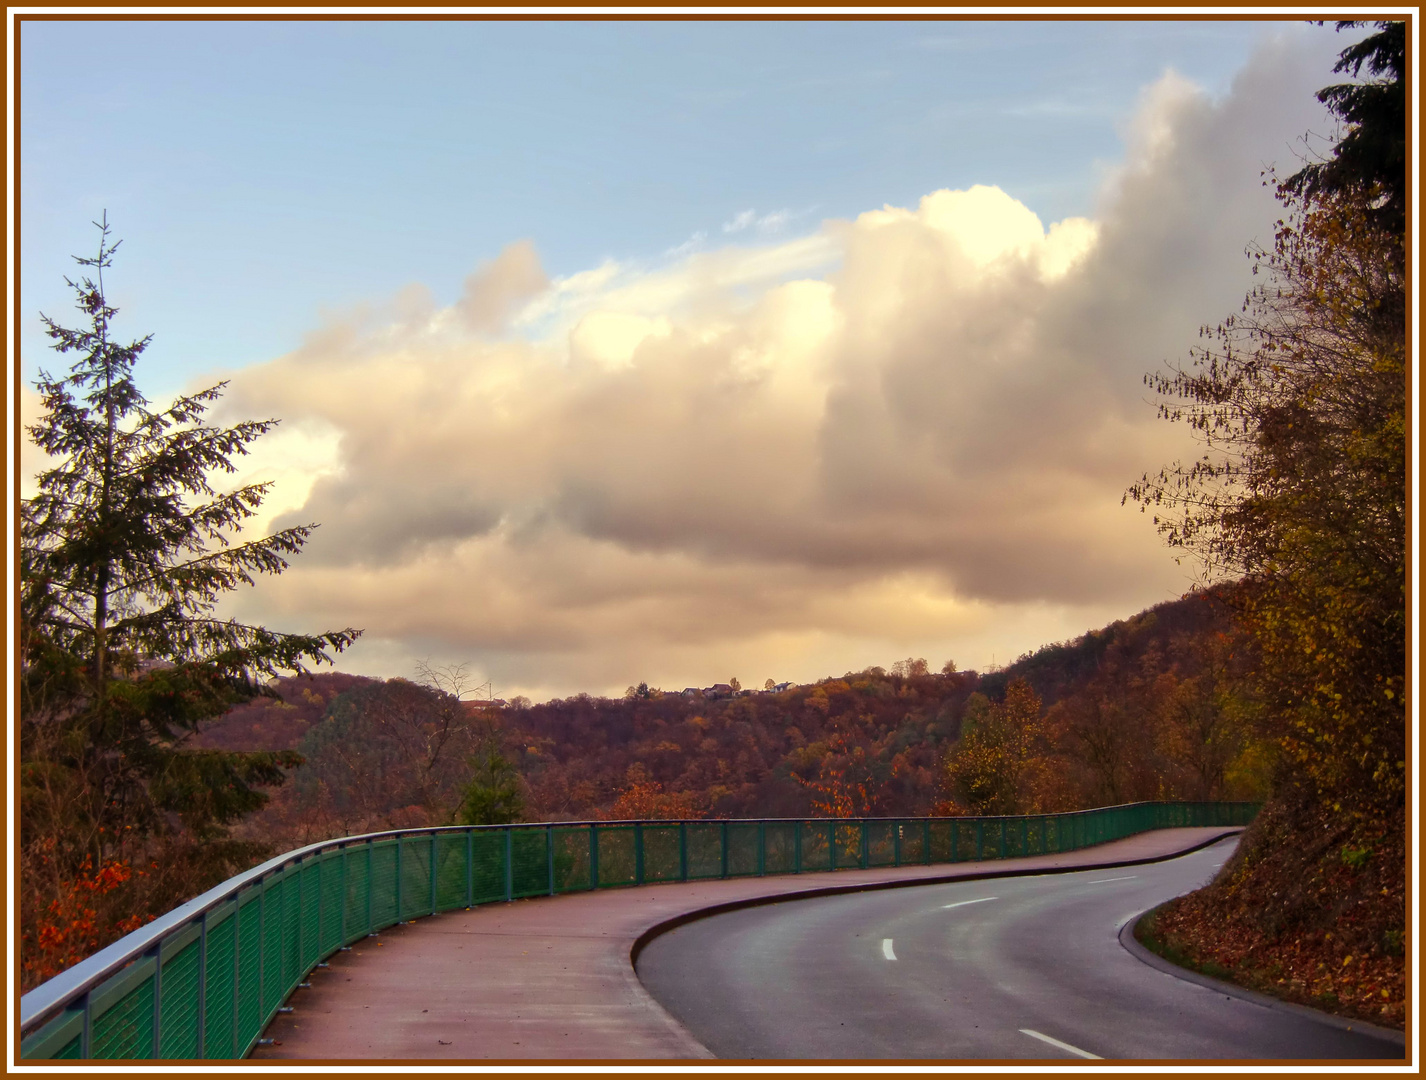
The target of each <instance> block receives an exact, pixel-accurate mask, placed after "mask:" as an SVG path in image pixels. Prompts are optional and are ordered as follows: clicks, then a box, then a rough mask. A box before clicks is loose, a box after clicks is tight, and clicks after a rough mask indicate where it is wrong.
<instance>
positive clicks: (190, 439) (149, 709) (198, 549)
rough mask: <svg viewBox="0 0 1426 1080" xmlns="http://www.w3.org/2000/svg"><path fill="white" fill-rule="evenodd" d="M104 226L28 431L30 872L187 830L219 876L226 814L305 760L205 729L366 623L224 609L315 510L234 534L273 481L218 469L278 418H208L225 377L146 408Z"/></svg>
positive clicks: (278, 558)
mask: <svg viewBox="0 0 1426 1080" xmlns="http://www.w3.org/2000/svg"><path fill="white" fill-rule="evenodd" d="M95 224H96V227H97V228H98V229H99V245H98V251H97V254H95V255H94V256H93V257H78V256H76V257H75V258H76V262H78V264H79V265H80V266H81V267H84V268H85V274H84V276H81V277H80V278H79V280H78V281H71V280H69V279H68V278H66V279H65V280H66V283H67V284H68V285H70V287H71V288H72V289H73V290H74V293H75V296H76V299H77V308H78V310H79V311H80V312H81V313H82V315H83V326H82V328H80V329H70V328H67V327H65V326H62V325H60V324H59V323H58V322H56V321H55V320H53V319H50V318H48V317H45V316H43V315H42V316H41V318H42V319H43V321H44V325H45V328H46V332H47V333H48V336H49V337H50V338H51V339H52V341H53V346H52V347H53V348H54V349H55V350H56V351H57V352H59V353H60V354H62V355H66V356H70V357H72V358H73V360H72V366H71V367H70V369H69V372H68V374H66V375H64V376H61V377H53V376H51V375H49V374H47V373H44V372H42V373H41V375H40V378H39V380H38V382H37V384H36V386H37V389H38V391H39V393H40V396H41V400H42V404H43V414H42V416H41V417H40V418H39V420H38V421H37V422H36V423H34V424H33V425H31V426H30V427H29V428H28V429H27V430H28V432H29V434H30V436H31V437H32V438H33V439H34V441H35V442H36V443H37V444H38V445H39V446H40V448H42V449H43V450H44V451H45V452H46V453H47V454H48V455H49V456H50V464H49V467H48V468H47V469H46V470H45V471H44V472H43V473H42V474H41V475H40V476H39V477H38V478H37V480H38V493H37V494H36V495H35V496H34V497H33V498H30V499H26V500H24V501H23V503H22V506H21V536H20V585H21V588H20V615H21V620H20V680H19V682H20V685H19V690H20V724H21V798H22V803H21V840H22V852H28V853H29V855H30V856H32V857H30V858H27V859H26V860H25V865H26V867H27V868H30V869H33V870H35V873H36V874H38V873H39V870H38V869H37V868H39V867H41V866H44V867H47V868H48V869H49V870H50V871H51V872H52V873H55V874H58V875H59V876H60V877H63V876H64V875H65V874H69V875H75V874H82V873H83V872H84V870H85V868H86V867H99V866H104V865H108V864H110V863H111V862H113V861H115V860H124V859H130V858H133V857H135V856H136V855H138V854H140V853H142V854H144V855H145V857H148V854H149V853H150V852H151V851H152V850H155V848H154V846H153V844H151V843H150V842H151V841H154V842H161V841H162V840H164V839H165V838H167V839H170V840H172V839H173V838H181V839H182V841H183V843H184V844H185V845H186V848H187V850H189V851H190V852H192V851H195V850H196V851H198V852H200V853H203V852H207V853H210V855H211V856H212V857H211V858H209V859H208V862H210V863H212V864H213V867H212V868H213V872H215V873H217V872H218V869H217V864H219V863H223V862H225V861H226V862H229V863H231V861H232V859H233V858H235V857H236V858H239V859H241V853H240V852H236V851H235V850H234V847H233V845H231V844H229V845H228V846H227V847H226V849H225V846H224V837H225V834H226V831H227V828H226V827H227V826H228V825H229V824H231V823H232V822H234V821H235V820H237V819H238V818H240V817H241V816H243V815H244V814H247V813H249V812H251V811H253V810H255V809H257V808H258V807H260V806H261V805H262V804H263V803H264V802H265V801H266V798H267V797H266V795H265V794H264V793H263V792H262V791H261V790H260V789H261V788H263V787H266V786H271V785H274V784H277V783H280V782H281V781H282V780H283V777H284V773H283V769H284V768H285V767H290V766H292V765H295V764H297V763H298V762H299V761H300V758H298V757H297V755H295V754H292V753H290V752H250V753H234V752H226V751H221V750H215V749H205V748H201V747H198V746H195V745H194V736H195V735H196V734H197V733H198V731H199V730H200V727H201V726H202V725H203V724H204V722H205V721H208V720H211V719H213V718H215V717H218V716H220V715H222V714H223V713H224V712H226V711H227V710H228V709H229V708H230V707H232V706H233V705H235V704H238V703H240V702H243V701H247V700H250V699H252V698H254V697H256V696H258V695H259V694H262V693H264V692H265V689H264V684H265V683H266V681H267V680H268V679H269V678H270V677H271V676H273V675H276V674H278V673H280V672H292V671H303V670H305V669H306V665H308V664H319V663H323V662H329V661H330V659H331V654H332V653H334V652H340V651H341V650H342V649H344V648H346V647H347V646H348V645H349V644H351V642H352V641H354V640H355V639H356V637H357V636H358V635H359V633H360V631H358V630H353V629H351V628H347V629H343V630H337V631H332V632H328V633H322V634H285V633H277V632H274V631H271V630H268V629H266V628H265V627H262V626H253V625H247V624H244V623H241V622H238V621H237V620H235V619H232V618H223V617H221V616H220V615H219V614H218V612H217V605H218V602H219V601H220V599H221V598H222V597H223V596H224V594H226V593H229V592H231V591H232V590H234V589H237V588H239V587H241V586H246V585H252V584H253V583H254V579H255V578H256V577H257V576H258V575H263V574H278V573H281V572H282V571H283V570H284V569H285V568H286V567H287V559H288V558H289V557H290V556H292V555H294V554H296V553H297V552H298V551H299V550H300V549H301V547H302V545H303V543H304V542H305V541H306V539H307V537H308V536H309V534H310V532H311V529H312V528H313V526H303V527H299V528H291V529H285V530H282V531H280V532H277V533H274V534H273V535H271V536H266V537H263V538H261V539H246V538H244V537H243V536H242V535H241V529H242V525H243V523H244V522H245V521H247V520H248V519H250V518H251V517H252V516H253V515H254V514H255V513H256V511H257V508H258V507H259V505H260V504H261V503H262V500H263V497H264V496H265V494H266V493H267V491H268V488H269V486H270V485H268V484H261V483H260V484H249V485H246V486H241V487H238V488H236V490H230V491H223V490H220V489H219V487H218V486H215V485H219V484H220V483H221V478H222V477H223V476H224V475H226V474H231V473H233V472H235V465H234V461H235V460H236V459H238V458H239V457H241V456H242V455H244V454H246V453H247V452H248V447H249V445H250V444H251V443H252V442H253V441H254V440H255V439H257V438H259V437H260V436H261V435H263V434H264V433H266V432H268V431H270V430H271V429H272V428H273V427H274V426H275V425H276V423H277V421H275V420H259V421H246V422H243V423H239V424H236V425H234V426H232V427H215V426H211V425H209V424H207V423H205V420H204V418H205V414H206V413H207V411H208V410H209V408H210V407H211V405H212V403H213V402H214V401H215V400H216V399H217V398H218V397H219V396H220V395H221V393H222V391H223V387H224V385H226V384H224V383H219V384H218V385H216V386H213V387H211V388H209V389H207V390H203V391H201V392H199V393H195V394H188V395H184V396H181V397H178V398H177V399H176V400H174V401H173V403H172V404H170V405H168V406H166V407H163V408H156V407H153V406H151V405H150V403H149V402H148V401H147V400H146V399H145V398H144V396H143V395H142V394H141V393H140V392H139V389H138V387H137V385H136V383H135V378H134V365H135V362H136V361H137V360H138V358H139V356H140V355H141V354H142V353H143V351H144V349H145V348H146V347H147V346H148V344H149V342H150V340H151V336H150V337H145V338H142V339H140V340H136V341H130V342H128V343H123V342H121V341H119V340H117V339H116V338H115V337H114V335H113V329H112V328H113V321H114V316H115V315H116V313H117V309H116V308H115V307H113V306H112V305H111V304H110V303H109V302H108V300H107V298H106V296H105V288H104V272H105V270H107V269H108V268H109V267H110V265H111V263H112V261H113V257H114V253H115V251H116V250H117V249H118V247H119V243H118V242H117V241H111V239H110V229H109V224H108V219H107V215H106V217H105V218H104V220H103V221H102V222H96V223H95ZM37 853H38V854H37ZM249 854H251V853H250V852H249ZM200 861H201V860H200ZM158 869H159V868H158V867H155V870H156V871H158ZM227 869H231V867H230V866H229V867H227ZM35 885H36V886H38V885H39V883H38V882H36V883H35ZM180 899H181V897H180Z"/></svg>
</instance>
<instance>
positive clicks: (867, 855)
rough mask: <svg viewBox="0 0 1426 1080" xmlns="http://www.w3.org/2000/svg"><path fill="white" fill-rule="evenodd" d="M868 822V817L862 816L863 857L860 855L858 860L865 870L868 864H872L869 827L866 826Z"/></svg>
mask: <svg viewBox="0 0 1426 1080" xmlns="http://www.w3.org/2000/svg"><path fill="white" fill-rule="evenodd" d="M866 824H867V823H866V818H862V819H861V827H862V848H861V852H860V856H861V857H860V858H859V859H858V860H857V861H858V862H859V863H861V868H862V869H863V870H865V869H866V868H867V866H868V865H869V864H870V862H871V847H870V844H869V843H868V840H867V828H866Z"/></svg>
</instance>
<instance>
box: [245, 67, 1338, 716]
mask: <svg viewBox="0 0 1426 1080" xmlns="http://www.w3.org/2000/svg"><path fill="white" fill-rule="evenodd" d="M1328 44H1330V42H1329V43H1328ZM1315 60H1322V61H1324V63H1316V64H1307V63H1304V61H1303V56H1302V54H1301V53H1298V52H1294V51H1292V49H1291V48H1289V47H1288V46H1287V45H1282V44H1279V45H1275V46H1271V47H1268V48H1266V49H1265V50H1263V51H1262V52H1261V53H1260V54H1259V55H1258V56H1257V57H1256V58H1255V59H1254V61H1253V63H1252V64H1251V65H1250V66H1249V67H1248V68H1247V69H1246V70H1245V72H1244V73H1243V74H1242V75H1241V76H1240V78H1239V79H1238V81H1237V83H1236V84H1235V85H1234V87H1233V89H1232V91H1231V93H1229V94H1228V95H1227V96H1226V97H1225V98H1224V99H1222V100H1220V101H1214V100H1211V99H1209V98H1208V97H1207V96H1206V95H1205V94H1204V93H1202V92H1201V91H1199V90H1197V89H1195V88H1193V87H1191V86H1189V85H1187V84H1186V83H1184V82H1183V81H1182V80H1181V79H1178V78H1177V77H1176V76H1171V75H1170V76H1167V77H1166V78H1165V79H1164V80H1161V82H1160V83H1158V84H1157V85H1156V86H1155V87H1154V88H1152V89H1151V90H1150V91H1149V92H1147V93H1146V95H1145V97H1144V100H1143V101H1142V102H1141V104H1140V108H1139V110H1138V113H1137V115H1136V118H1135V120H1134V121H1133V122H1132V124H1130V125H1129V126H1128V127H1127V128H1126V131H1125V138H1126V155H1125V159H1124V161H1123V162H1122V163H1121V165H1120V166H1119V167H1118V168H1117V169H1116V170H1115V171H1114V173H1113V174H1112V175H1111V176H1110V177H1109V179H1108V180H1107V182H1106V185H1105V188H1104V191H1103V193H1102V195H1101V198H1100V201H1099V204H1098V205H1097V207H1096V209H1095V212H1094V214H1093V217H1092V219H1090V218H1075V219H1069V220H1066V221H1060V222H1054V223H1050V224H1049V225H1048V226H1047V225H1046V224H1045V223H1043V222H1041V221H1040V220H1039V218H1038V217H1036V215H1035V214H1034V213H1033V212H1032V211H1031V210H1030V209H1029V208H1027V207H1026V206H1025V205H1023V204H1022V203H1020V202H1019V201H1017V200H1016V199H1015V198H1014V197H1013V196H1012V195H1011V194H1010V193H1007V192H1005V191H1002V190H1000V189H999V188H996V187H993V186H989V185H979V186H975V187H971V188H969V189H967V190H963V191H951V190H942V191H936V192H931V193H929V194H927V195H926V196H925V197H924V198H922V199H921V200H920V201H919V203H918V204H917V205H916V206H914V207H896V206H885V207H882V208H880V209H874V210H868V211H867V212H865V213H862V214H860V215H858V216H857V217H855V218H853V219H850V220H834V221H827V222H824V223H823V224H822V225H821V227H820V228H819V229H817V230H816V231H815V232H813V233H811V234H808V235H804V236H799V237H794V238H791V239H788V240H785V241H782V242H775V243H774V242H767V243H764V244H762V245H761V246H746V247H727V248H723V249H720V250H713V251H691V252H690V253H689V254H687V255H685V256H683V257H680V258H677V259H675V260H674V261H673V262H672V263H668V264H666V265H662V266H659V267H654V268H649V267H640V266H636V265H632V264H624V263H615V262H607V263H605V264H603V265H602V266H600V267H597V268H594V269H592V270H589V271H585V272H583V273H582V274H576V275H571V276H568V277H565V278H560V279H556V280H554V281H547V280H546V279H545V277H544V274H543V272H542V271H541V270H540V268H539V260H538V257H537V256H536V254H535V252H534V250H533V248H532V247H531V246H530V245H528V244H527V243H523V242H522V243H518V244H512V245H511V246H510V247H508V248H506V250H505V251H504V252H503V253H502V254H501V255H500V256H499V257H498V258H497V259H496V260H494V261H493V262H492V263H490V264H488V265H487V266H484V267H482V268H481V269H479V270H478V271H477V272H476V273H475V274H473V275H472V277H471V279H470V280H469V281H468V283H467V289H466V293H465V295H464V296H463V298H462V299H461V301H460V302H459V303H458V304H457V305H456V307H455V309H454V311H453V312H445V313H443V312H435V313H432V314H429V317H426V316H421V317H417V316H415V315H411V314H410V313H409V312H408V313H407V314H406V315H401V314H400V313H399V312H397V311H396V310H395V308H396V307H397V306H399V305H393V310H392V311H391V312H388V313H386V314H385V315H383V316H382V317H381V318H378V319H376V320H375V321H374V322H373V320H372V319H371V317H369V316H367V317H363V318H362V319H358V318H355V317H353V318H352V319H350V320H348V321H346V322H343V321H342V320H335V321H334V322H333V323H332V324H331V325H329V326H328V327H326V328H324V330H323V331H322V332H321V333H319V334H314V335H313V336H312V338H311V339H310V340H309V341H308V342H307V343H305V344H304V346H303V347H302V348H300V349H298V350H296V351H294V352H293V353H291V354H289V355H287V356H284V357H281V358H279V359H276V360H274V361H272V362H270V363H267V364H263V365H260V366H257V367H253V368H249V369H245V370H243V371H241V372H239V373H237V374H236V375H235V376H234V379H233V385H232V390H231V393H230V395H229V398H228V399H227V406H226V407H227V408H229V409H230V410H232V413H233V415H278V416H283V417H285V418H287V419H288V421H289V423H291V424H292V425H293V427H294V429H295V430H300V431H304V432H309V433H315V434H311V435H309V438H312V439H316V440H317V442H316V443H314V444H313V446H312V447H311V448H310V449H309V452H310V453H311V455H312V465H311V470H310V471H311V476H310V477H309V479H308V480H307V488H306V489H305V491H304V493H303V494H302V496H301V497H300V498H291V499H289V500H288V502H289V507H290V508H289V509H288V510H287V511H286V512H285V513H284V514H282V515H279V517H278V518H277V524H279V525H280V524H288V523H297V522H307V521H319V522H321V523H322V528H321V529H320V530H319V532H318V533H317V535H316V537H315V538H314V539H313V541H312V543H311V544H310V546H309V549H308V552H307V553H304V555H303V557H302V558H301V559H299V560H297V561H296V562H294V564H293V567H292V569H291V570H289V571H288V573H287V574H286V575H284V577H283V578H282V579H281V581H280V583H279V584H277V585H275V586H274V587H272V588H270V589H267V590H265V591H264V592H262V593H261V594H256V593H255V594H251V595H245V596H244V597H243V598H241V602H240V608H241V610H243V611H245V612H247V613H249V614H252V615H255V616H257V615H260V616H262V617H265V618H269V619H270V620H271V622H272V623H273V625H282V626H289V625H294V623H295V624H297V625H298V626H300V627H302V628H318V627H323V626H327V625H346V624H348V623H351V624H355V625H359V626H365V627H366V628H367V630H368V633H369V635H370V638H371V642H372V643H371V646H370V648H371V649H372V652H371V653H370V655H371V656H373V657H374V656H378V655H379V656H380V657H382V660H381V663H389V664H395V663H398V662H399V661H400V658H402V657H418V656H423V655H431V654H435V655H448V656H451V657H453V658H458V659H471V660H474V661H475V662H476V664H477V666H480V667H481V668H482V671H483V672H484V673H486V674H487V675H489V676H490V677H492V678H494V679H495V681H496V683H497V684H499V685H502V686H504V687H505V688H506V690H507V691H509V692H512V693H513V692H521V691H523V692H527V693H531V694H533V695H543V694H549V693H571V692H575V691H577V690H581V689H588V690H592V691H600V690H618V689H621V688H622V687H623V686H626V685H628V684H629V683H631V682H637V681H639V679H641V678H647V679H649V680H650V681H651V682H654V683H655V684H658V683H662V684H663V685H666V686H682V685H694V684H700V685H701V684H706V683H707V682H710V681H712V680H714V679H715V678H716V679H726V678H727V677H728V676H729V675H731V674H734V673H737V674H739V675H740V676H741V677H744V679H745V681H746V680H747V678H752V677H756V679H757V680H758V681H761V679H762V678H764V677H766V676H767V675H776V676H777V677H779V678H782V677H791V678H799V679H810V678H814V677H816V676H818V675H822V674H827V673H839V672H840V670H844V669H845V668H850V667H861V666H865V665H866V664H868V663H877V662H880V663H887V662H889V661H890V660H891V659H894V658H895V657H897V656H904V655H907V654H908V653H909V654H912V655H922V654H925V655H927V656H928V657H929V658H931V659H933V660H936V661H937V662H938V663H939V660H940V659H944V657H945V656H947V655H953V656H955V658H956V659H957V660H958V661H960V662H961V663H962V664H963V666H964V665H965V664H972V665H974V664H985V663H987V662H988V661H989V659H990V654H991V653H992V652H994V653H996V654H997V655H998V659H999V660H1000V661H1001V662H1002V663H1003V662H1005V661H1007V660H1008V659H1011V658H1012V657H1013V655H1014V654H1015V653H1017V652H1018V651H1021V650H1022V649H1025V648H1029V647H1033V646H1035V645H1038V644H1041V643H1043V642H1045V641H1048V640H1055V639H1058V638H1063V637H1068V636H1071V635H1072V634H1075V633H1078V632H1081V631H1083V630H1084V629H1086V628H1088V627H1090V626H1094V625H1099V624H1102V623H1103V622H1104V621H1107V620H1108V619H1109V618H1112V617H1116V616H1123V615H1125V614H1128V613H1130V612H1132V611H1135V610H1138V609H1139V608H1140V607H1143V606H1145V605H1147V604H1150V603H1154V602H1156V601H1159V600H1162V599H1165V598H1168V597H1170V596H1173V595H1177V594H1178V593H1179V592H1182V591H1183V589H1184V588H1185V587H1186V585H1187V584H1188V579H1187V577H1186V572H1185V571H1184V570H1182V569H1180V568H1178V567H1176V566H1175V564H1174V563H1173V561H1172V559H1171V558H1169V556H1168V555H1167V554H1166V552H1165V551H1164V549H1163V547H1162V545H1161V543H1160V541H1159V539H1158V537H1157V536H1156V535H1155V533H1154V530H1153V528H1152V527H1151V525H1150V523H1149V522H1148V520H1147V519H1146V518H1144V517H1142V516H1141V515H1138V514H1137V513H1135V512H1133V510H1132V509H1125V508H1123V507H1122V506H1121V505H1120V500H1121V496H1122V494H1123V491H1124V489H1125V487H1126V485H1127V484H1129V483H1130V482H1131V481H1132V480H1134V479H1135V478H1136V477H1137V476H1138V475H1139V474H1140V473H1141V472H1143V471H1144V470H1145V469H1148V468H1153V467H1156V466H1157V465H1159V464H1161V463H1163V462H1165V461H1168V460H1172V459H1173V458H1175V457H1179V456H1183V455H1185V454H1189V453H1192V452H1193V449H1194V447H1193V444H1192V443H1190V442H1187V441H1185V436H1184V433H1183V432H1182V431H1179V430H1177V429H1175V428H1173V427H1170V426H1169V425H1165V424H1163V423H1161V422H1159V421H1157V420H1156V419H1155V418H1154V410H1153V409H1152V408H1151V407H1150V406H1149V405H1147V404H1146V402H1145V401H1144V393H1145V392H1144V389H1143V386H1142V383H1141V375H1142V374H1143V372H1145V371H1147V370H1150V369H1154V368H1156V367H1158V366H1159V365H1160V364H1161V363H1162V362H1163V361H1164V360H1165V359H1166V358H1171V357H1181V356H1183V355H1184V353H1185V350H1186V348H1187V346H1188V345H1190V344H1191V343H1192V342H1193V341H1194V340H1195V335H1196V330H1197V327H1198V326H1199V325H1200V324H1201V323H1203V322H1205V321H1211V320H1214V319H1216V318H1218V317H1220V316H1221V315H1222V314H1224V313H1225V312H1229V311H1231V310H1234V309H1235V308H1236V306H1237V304H1238V301H1239V300H1240V299H1241V296H1242V294H1243V291H1244V290H1245V288H1246V286H1247V284H1248V277H1247V264H1246V260H1245V259H1244V258H1243V254H1242V252H1243V247H1244V245H1245V244H1246V243H1248V242H1249V241H1250V240H1253V239H1254V238H1257V239H1259V240H1264V239H1266V238H1267V237H1268V236H1269V235H1270V231H1271V225H1272V221H1273V219H1274V210H1275V205H1274V204H1273V202H1272V200H1271V197H1270V193H1268V192H1266V191H1265V190H1264V189H1263V188H1262V187H1261V186H1260V184H1259V182H1258V172H1259V168H1260V165H1261V163H1262V162H1263V161H1264V160H1265V159H1271V158H1273V157H1277V158H1279V159H1285V158H1286V156H1287V155H1286V153H1285V150H1286V147H1287V144H1288V141H1289V140H1291V139H1292V138H1294V137H1295V136H1296V135H1297V134H1298V133H1300V132H1301V131H1304V130H1306V129H1307V128H1308V127H1310V126H1311V124H1312V123H1313V122H1314V121H1316V120H1317V119H1318V118H1319V117H1318V111H1317V110H1316V109H1315V107H1314V105H1313V103H1312V91H1313V90H1314V89H1315V83H1316V82H1318V81H1320V74H1319V73H1320V71H1323V70H1327V68H1329V67H1330V63H1325V60H1326V54H1324V55H1323V56H1321V57H1315ZM762 220H767V218H766V216H765V217H764V219H762ZM758 221H759V219H758V217H757V215H756V213H755V212H754V211H752V210H748V211H744V212H742V213H740V214H738V215H736V216H735V217H734V218H732V219H731V220H730V222H729V223H728V224H727V225H725V226H724V230H725V232H728V233H733V232H741V231H746V230H748V229H751V228H753V226H754V225H755V224H756V223H757V222H758ZM407 307H408V308H410V307H411V304H409V303H408V305H407ZM419 307H420V305H419V304H416V305H415V309H419ZM496 334H501V335H502V336H492V335H496ZM298 504H300V505H298ZM843 665H845V668H844V667H843ZM388 673H390V674H399V673H402V672H401V670H399V669H397V670H392V671H389V672H388Z"/></svg>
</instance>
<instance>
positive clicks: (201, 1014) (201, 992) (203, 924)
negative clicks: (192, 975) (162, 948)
mask: <svg viewBox="0 0 1426 1080" xmlns="http://www.w3.org/2000/svg"><path fill="white" fill-rule="evenodd" d="M207 1036H208V913H207V912H206V911H205V912H203V914H202V916H201V917H200V918H199V920H198V1052H197V1055H196V1056H197V1057H198V1058H199V1059H200V1060H202V1059H203V1058H205V1057H207V1056H208V1055H207V1054H205V1053H204V1049H205V1047H204V1043H206V1042H207Z"/></svg>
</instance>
